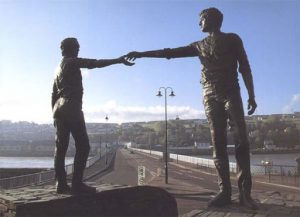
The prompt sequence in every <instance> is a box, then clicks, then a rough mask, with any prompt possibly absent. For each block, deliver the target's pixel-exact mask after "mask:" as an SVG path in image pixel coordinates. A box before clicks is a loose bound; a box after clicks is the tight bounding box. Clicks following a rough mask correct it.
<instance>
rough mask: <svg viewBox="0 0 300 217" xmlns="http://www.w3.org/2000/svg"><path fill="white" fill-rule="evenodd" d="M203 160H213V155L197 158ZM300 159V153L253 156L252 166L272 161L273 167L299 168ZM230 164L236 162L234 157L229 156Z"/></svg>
mask: <svg viewBox="0 0 300 217" xmlns="http://www.w3.org/2000/svg"><path fill="white" fill-rule="evenodd" d="M197 157H201V158H207V159H211V158H212V156H211V155H201V156H197ZM297 157H300V153H295V154H252V155H251V165H258V164H262V161H271V162H273V165H282V166H297V162H296V158H297ZM229 161H230V162H236V161H235V156H234V155H229Z"/></svg>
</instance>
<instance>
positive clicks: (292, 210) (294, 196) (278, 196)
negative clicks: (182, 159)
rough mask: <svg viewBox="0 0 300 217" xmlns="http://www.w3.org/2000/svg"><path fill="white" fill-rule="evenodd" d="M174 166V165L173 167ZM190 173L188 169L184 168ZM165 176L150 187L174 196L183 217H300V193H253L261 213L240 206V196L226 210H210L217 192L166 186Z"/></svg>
mask: <svg viewBox="0 0 300 217" xmlns="http://www.w3.org/2000/svg"><path fill="white" fill-rule="evenodd" d="M171 164H172V165H175V166H176V164H175V163H171ZM180 167H182V166H180ZM185 168H186V169H187V170H188V169H189V168H188V167H186V166H185ZM164 182H165V178H164V174H162V175H160V176H157V177H156V178H154V179H153V180H152V181H151V183H149V184H150V185H153V186H159V187H162V188H164V189H165V190H167V191H168V192H170V193H171V194H173V195H174V197H175V198H176V201H177V205H178V211H179V214H180V215H181V216H182V217H221V216H224V217H246V216H247V217H250V216H251V217H266V216H270V217H273V216H275V217H284V216H291V217H300V193H299V191H295V193H281V192H278V191H272V187H271V186H270V188H269V189H270V190H269V191H265V190H264V191H262V190H260V191H258V190H252V197H253V199H254V200H255V201H256V202H257V203H258V205H259V209H258V210H249V209H246V208H244V207H242V206H240V205H239V203H238V202H239V201H238V194H237V193H235V194H233V196H232V202H233V203H232V204H231V205H230V206H226V207H224V208H208V207H207V202H208V201H209V200H210V199H211V198H212V197H214V195H215V194H216V192H215V191H212V190H209V189H206V188H203V187H201V186H198V185H195V184H191V183H185V182H182V180H180V181H179V180H178V179H176V178H174V177H173V178H170V177H169V183H168V184H165V183H164Z"/></svg>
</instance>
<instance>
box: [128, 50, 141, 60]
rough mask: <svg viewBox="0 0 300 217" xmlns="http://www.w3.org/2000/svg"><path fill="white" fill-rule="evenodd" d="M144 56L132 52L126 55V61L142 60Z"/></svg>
mask: <svg viewBox="0 0 300 217" xmlns="http://www.w3.org/2000/svg"><path fill="white" fill-rule="evenodd" d="M141 57H142V55H141V53H140V52H137V51H132V52H130V53H128V54H127V55H126V60H133V61H134V60H135V59H136V58H141Z"/></svg>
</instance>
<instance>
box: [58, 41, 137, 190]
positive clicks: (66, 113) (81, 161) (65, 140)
mask: <svg viewBox="0 0 300 217" xmlns="http://www.w3.org/2000/svg"><path fill="white" fill-rule="evenodd" d="M60 48H61V52H62V56H63V58H62V60H61V62H60V64H59V67H58V72H57V74H56V77H55V79H54V83H53V92H52V110H53V117H54V125H55V128H56V137H55V140H56V147H55V158H54V169H55V178H56V191H57V193H59V194H63V193H73V194H86V193H94V192H96V189H95V188H93V187H91V186H88V185H86V184H84V183H83V173H84V169H85V166H86V162H87V159H88V156H89V151H90V145H89V139H88V135H87V131H86V126H85V121H84V115H83V112H82V96H83V86H82V75H81V70H80V69H81V68H88V69H93V68H102V67H106V66H109V65H112V64H118V63H123V64H125V65H128V66H131V65H133V63H130V62H128V61H126V60H125V59H124V57H120V58H116V59H100V60H96V59H86V58H79V57H78V53H79V43H78V41H77V39H76V38H66V39H64V40H63V41H62V42H61V46H60ZM70 134H72V136H73V138H74V140H75V148H76V153H75V158H74V173H73V178H72V188H70V187H69V185H68V184H67V178H66V171H65V156H66V153H67V149H68V145H69V139H70Z"/></svg>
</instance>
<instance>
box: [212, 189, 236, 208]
mask: <svg viewBox="0 0 300 217" xmlns="http://www.w3.org/2000/svg"><path fill="white" fill-rule="evenodd" d="M229 204H231V194H230V193H228V192H225V191H220V192H219V193H218V194H217V195H216V196H215V197H214V198H213V199H211V200H210V201H209V202H208V207H213V206H214V207H222V206H226V205H229Z"/></svg>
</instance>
